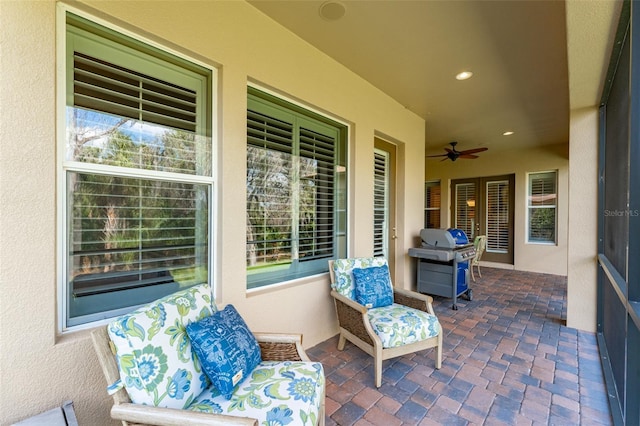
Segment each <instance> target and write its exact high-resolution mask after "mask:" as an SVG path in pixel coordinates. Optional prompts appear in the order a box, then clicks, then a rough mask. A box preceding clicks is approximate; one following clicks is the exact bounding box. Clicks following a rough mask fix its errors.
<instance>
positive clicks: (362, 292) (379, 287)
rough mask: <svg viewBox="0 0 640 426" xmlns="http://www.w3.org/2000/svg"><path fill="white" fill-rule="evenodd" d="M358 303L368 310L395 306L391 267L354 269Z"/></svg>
mask: <svg viewBox="0 0 640 426" xmlns="http://www.w3.org/2000/svg"><path fill="white" fill-rule="evenodd" d="M352 272H353V279H354V281H355V293H356V302H358V303H360V304H361V305H364V306H366V307H367V308H379V307H382V306H389V305H391V304H393V287H392V286H391V277H390V275H389V267H388V266H387V265H383V266H372V267H370V268H354V269H353V271H352Z"/></svg>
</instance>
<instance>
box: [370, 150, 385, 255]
mask: <svg viewBox="0 0 640 426" xmlns="http://www.w3.org/2000/svg"><path fill="white" fill-rule="evenodd" d="M373 171H374V188H373V191H374V193H373V255H374V256H384V257H386V256H387V251H388V244H389V242H388V235H389V233H388V229H387V227H388V223H389V153H388V152H385V151H381V150H375V152H374V168H373Z"/></svg>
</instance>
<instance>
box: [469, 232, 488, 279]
mask: <svg viewBox="0 0 640 426" xmlns="http://www.w3.org/2000/svg"><path fill="white" fill-rule="evenodd" d="M473 245H474V246H475V249H476V255H475V256H474V257H473V259H471V260H470V261H469V269H471V279H473V282H476V276H475V275H474V273H473V267H474V266H475V267H476V268H478V275H479V276H480V278H482V273H481V272H480V258H482V254H483V253H484V251H485V250H486V249H487V236H486V235H479V236H477V237H476V238H475V240H474V244H473Z"/></svg>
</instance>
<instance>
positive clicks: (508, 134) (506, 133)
mask: <svg viewBox="0 0 640 426" xmlns="http://www.w3.org/2000/svg"><path fill="white" fill-rule="evenodd" d="M513 133H514V132H512V131H511V130H509V131H507V132H504V133H503V134H502V136H511V135H512V134H513Z"/></svg>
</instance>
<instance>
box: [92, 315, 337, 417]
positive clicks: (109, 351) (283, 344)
mask: <svg viewBox="0 0 640 426" xmlns="http://www.w3.org/2000/svg"><path fill="white" fill-rule="evenodd" d="M253 334H254V336H255V337H256V339H257V340H258V343H259V345H260V353H261V356H262V359H263V360H264V361H310V359H309V357H308V356H307V354H306V352H305V351H304V349H303V347H302V336H301V335H298V334H276V333H253ZM91 338H92V340H93V346H94V348H95V350H96V353H97V355H98V360H99V362H100V365H101V367H102V371H103V373H104V375H105V378H106V379H107V383H108V384H111V383H115V382H116V381H117V380H118V379H120V372H119V371H118V365H117V361H116V358H115V350H114V349H113V347H112V343H111V339H110V338H109V334H108V332H107V327H106V326H104V327H100V328H98V329H96V330H94V331H93V332H92V333H91ZM320 398H321V399H320V401H321V404H320V411H319V413H318V425H319V426H324V424H325V418H324V417H325V408H324V400H325V388H324V387H323V389H322V395H320ZM113 401H114V404H113V407H112V408H111V417H112V418H113V419H115V420H121V421H122V424H123V426H145V425H156V426H184V425H190V426H191V425H193V426H201V425H203V426H204V425H208V426H249V425H251V426H258V421H257V420H256V419H251V418H247V417H235V416H229V415H224V414H210V413H198V412H195V411H189V410H179V409H174V408H161V407H152V406H148V405H140V404H134V403H132V402H131V400H130V399H129V395H128V394H127V391H126V390H125V389H124V388H122V389H120V390H118V391H117V392H116V393H115V394H113Z"/></svg>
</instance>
